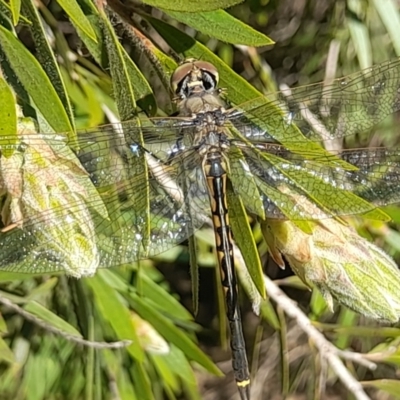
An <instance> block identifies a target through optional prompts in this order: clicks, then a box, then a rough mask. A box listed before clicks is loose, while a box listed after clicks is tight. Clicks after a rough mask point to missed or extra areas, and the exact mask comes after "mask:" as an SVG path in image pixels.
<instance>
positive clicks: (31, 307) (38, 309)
mask: <svg viewBox="0 0 400 400" xmlns="http://www.w3.org/2000/svg"><path fill="white" fill-rule="evenodd" d="M24 309H25V311H28V312H29V313H31V314H33V315H34V316H35V317H36V318H38V319H41V320H42V321H45V322H46V323H47V324H49V325H51V326H52V327H54V328H56V329H59V330H61V331H63V332H65V333H69V334H71V335H74V336H78V337H80V338H81V337H82V335H81V333H80V332H79V331H78V330H77V329H76V328H74V327H73V326H72V325H70V324H69V323H68V322H66V321H64V320H63V319H62V318H60V317H59V316H58V315H56V314H54V313H53V312H52V311H50V310H49V309H48V308H46V307H44V306H42V305H41V304H40V303H38V302H36V301H29V302H28V303H26V304H25V306H24Z"/></svg>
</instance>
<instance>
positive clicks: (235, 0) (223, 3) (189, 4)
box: [143, 0, 243, 13]
mask: <svg viewBox="0 0 400 400" xmlns="http://www.w3.org/2000/svg"><path fill="white" fill-rule="evenodd" d="M242 2H243V0H202V1H198V0H174V1H170V0H145V1H143V3H146V4H148V5H150V6H153V7H157V8H163V9H165V10H174V11H183V12H185V11H186V12H192V13H194V12H198V11H212V10H218V9H220V8H228V7H232V6H234V5H236V4H239V3H242Z"/></svg>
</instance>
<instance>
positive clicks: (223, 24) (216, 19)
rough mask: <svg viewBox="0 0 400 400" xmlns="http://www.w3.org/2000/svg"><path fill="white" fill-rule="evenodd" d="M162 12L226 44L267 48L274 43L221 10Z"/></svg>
mask: <svg viewBox="0 0 400 400" xmlns="http://www.w3.org/2000/svg"><path fill="white" fill-rule="evenodd" d="M164 12H165V13H167V14H168V15H170V16H171V17H173V18H175V19H177V20H178V21H180V22H183V23H184V24H186V25H188V26H191V27H192V28H194V29H196V30H198V31H200V32H202V33H205V34H206V35H209V36H211V37H213V38H216V39H218V40H222V41H224V42H227V43H232V44H242V45H244V46H252V47H257V46H268V45H270V44H273V43H274V41H273V40H271V39H270V38H269V37H267V36H265V35H264V34H262V33H260V32H257V31H256V30H255V29H253V28H251V27H250V26H249V25H247V24H245V23H243V22H242V21H239V20H238V19H236V18H235V17H232V15H230V14H228V13H227V12H226V11H223V10H217V11H211V12H197V13H190V12H177V11H168V10H164Z"/></svg>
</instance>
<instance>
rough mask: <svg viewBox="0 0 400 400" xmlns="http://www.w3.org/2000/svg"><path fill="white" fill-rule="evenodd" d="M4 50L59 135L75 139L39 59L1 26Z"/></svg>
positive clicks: (36, 104)
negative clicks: (60, 133)
mask: <svg viewBox="0 0 400 400" xmlns="http://www.w3.org/2000/svg"><path fill="white" fill-rule="evenodd" d="M0 47H1V49H2V50H3V51H4V53H5V55H6V57H7V59H8V61H9V62H10V64H11V66H12V68H13V70H14V72H15V73H16V75H17V76H18V79H19V80H20V81H21V83H22V84H23V86H24V87H25V89H26V91H27V92H28V93H29V95H30V96H31V98H32V100H33V102H34V104H35V106H36V107H37V108H38V109H39V111H40V112H41V113H42V115H43V116H44V118H45V119H46V121H47V122H48V123H49V125H50V126H51V127H52V129H54V131H55V132H65V133H66V135H68V136H69V137H71V135H72V132H73V127H72V125H71V122H70V120H69V117H68V115H67V113H66V111H65V109H64V107H63V104H62V102H61V100H60V98H59V97H58V95H57V92H56V91H55V89H54V86H53V85H52V83H51V81H50V79H49V77H48V76H47V75H46V73H45V72H44V70H43V68H42V66H41V65H40V63H39V62H38V60H37V59H36V58H35V57H34V56H32V54H31V53H30V52H29V51H28V50H27V49H26V48H25V47H24V46H23V45H22V44H21V42H20V41H19V40H18V39H17V38H16V37H15V36H14V35H13V34H12V33H11V32H10V31H8V30H7V29H5V28H3V27H2V26H0Z"/></svg>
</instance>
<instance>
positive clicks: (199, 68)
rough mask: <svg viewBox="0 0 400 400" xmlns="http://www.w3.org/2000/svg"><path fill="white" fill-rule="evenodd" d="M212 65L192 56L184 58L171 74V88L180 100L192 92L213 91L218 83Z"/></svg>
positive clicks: (215, 71)
mask: <svg viewBox="0 0 400 400" xmlns="http://www.w3.org/2000/svg"><path fill="white" fill-rule="evenodd" d="M218 79H219V75H218V71H217V69H216V68H215V67H214V65H212V64H210V63H209V62H206V61H199V60H196V59H194V58H188V59H186V60H185V61H184V62H183V63H182V64H180V65H179V67H178V68H177V69H176V70H175V72H174V73H173V74H172V76H171V88H172V90H173V92H174V94H175V95H176V96H177V97H178V99H180V100H184V99H187V98H188V97H190V96H192V95H193V94H199V93H210V92H213V91H214V90H215V89H216V87H217V84H218Z"/></svg>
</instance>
